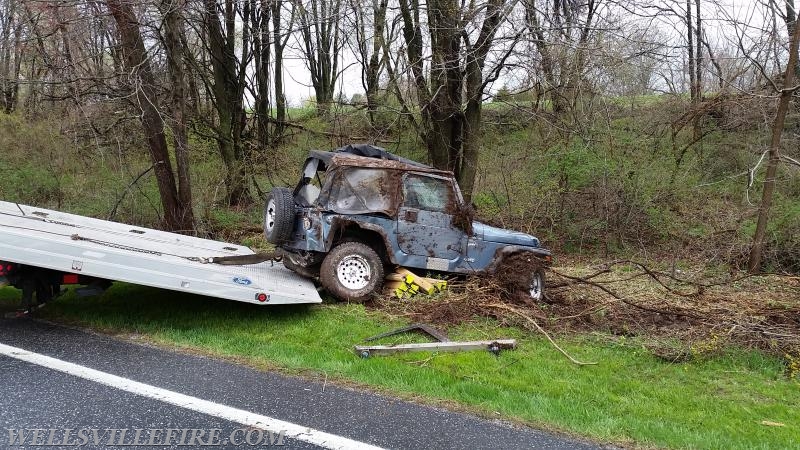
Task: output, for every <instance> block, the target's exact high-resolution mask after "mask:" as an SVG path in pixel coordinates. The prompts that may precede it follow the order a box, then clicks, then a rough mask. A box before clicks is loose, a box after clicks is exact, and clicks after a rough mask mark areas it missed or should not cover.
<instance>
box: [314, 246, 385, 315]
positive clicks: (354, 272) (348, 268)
mask: <svg viewBox="0 0 800 450" xmlns="http://www.w3.org/2000/svg"><path fill="white" fill-rule="evenodd" d="M319 277H320V282H321V283H322V286H323V287H324V288H325V289H326V290H327V291H328V292H330V293H331V295H333V296H334V297H336V298H337V299H339V300H344V301H350V302H356V303H361V302H364V301H365V300H368V299H369V298H370V296H371V295H372V294H373V293H375V292H377V291H378V290H379V289H380V288H381V286H383V262H382V261H381V258H380V257H379V256H378V254H377V253H376V252H375V250H373V249H372V248H371V247H369V246H368V245H366V244H363V243H361V242H345V243H342V244H339V245H337V246H336V247H334V248H333V249H332V250H331V251H330V252H329V253H328V254H327V255H326V256H325V259H324V260H323V261H322V267H321V268H320V274H319Z"/></svg>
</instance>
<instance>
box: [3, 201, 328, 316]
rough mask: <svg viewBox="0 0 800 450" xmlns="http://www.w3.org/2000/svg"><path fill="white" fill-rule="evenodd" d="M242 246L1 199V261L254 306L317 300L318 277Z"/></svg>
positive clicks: (319, 300) (320, 300) (317, 301)
mask: <svg viewBox="0 0 800 450" xmlns="http://www.w3.org/2000/svg"><path fill="white" fill-rule="evenodd" d="M253 254H254V252H253V251H252V250H251V249H250V248H248V247H246V246H242V245H237V244H231V243H227V242H220V241H213V240H210V239H201V238H197V237H193V236H186V235H182V234H176V233H169V232H165V231H159V230H153V229H149V228H143V227H138V226H133V225H126V224H123V223H117V222H110V221H106V220H100V219H94V218H90V217H85V216H79V215H75V214H68V213H64V212H59V211H53V210H48V209H43V208H36V207H32V206H27V205H21V204H18V203H10V202H4V201H0V260H3V261H9V262H13V263H17V264H20V265H25V266H33V267H39V268H44V269H51V270H54V271H57V272H63V273H73V274H78V275H84V276H90V277H95V278H100V279H106V280H113V281H123V282H127V283H132V284H140V285H145V286H151V287H155V288H162V289H169V290H173V291H180V292H188V293H192V294H199V295H206V296H210V297H218V298H223V299H228V300H236V301H241V302H247V303H256V304H270V305H274V304H292V303H320V302H322V299H321V298H320V296H319V293H318V292H317V289H316V287H315V286H314V284H313V282H312V281H311V280H309V279H306V278H303V277H301V276H299V275H297V274H295V273H294V272H292V271H290V270H288V269H286V268H284V267H283V264H280V263H274V262H271V261H268V262H262V263H259V264H250V265H217V264H211V263H208V258H213V257H223V256H237V255H240V256H242V255H253Z"/></svg>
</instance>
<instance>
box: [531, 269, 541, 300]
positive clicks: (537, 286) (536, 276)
mask: <svg viewBox="0 0 800 450" xmlns="http://www.w3.org/2000/svg"><path fill="white" fill-rule="evenodd" d="M528 289H529V291H528V292H529V293H530V296H531V300H534V301H537V302H538V301H540V300H541V299H542V298H544V270H542V269H536V270H534V271H533V274H532V275H531V278H530V286H529V288H528Z"/></svg>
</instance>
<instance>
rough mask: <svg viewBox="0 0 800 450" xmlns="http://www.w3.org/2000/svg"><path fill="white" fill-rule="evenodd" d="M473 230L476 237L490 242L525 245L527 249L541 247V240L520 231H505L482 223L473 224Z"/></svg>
mask: <svg viewBox="0 0 800 450" xmlns="http://www.w3.org/2000/svg"><path fill="white" fill-rule="evenodd" d="M472 230H473V231H474V232H475V236H476V237H478V238H481V239H483V240H484V241H488V242H498V243H501V244H511V245H523V246H525V247H534V248H538V247H539V239H537V238H535V237H533V236H531V235H530V234H527V233H522V232H519V231H511V230H505V229H503V228H497V227H493V226H491V225H486V224H485V223H481V222H472Z"/></svg>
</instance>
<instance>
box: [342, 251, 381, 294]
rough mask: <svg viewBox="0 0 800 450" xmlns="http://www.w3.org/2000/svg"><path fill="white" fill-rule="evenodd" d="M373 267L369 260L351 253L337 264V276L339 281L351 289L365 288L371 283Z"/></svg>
mask: <svg viewBox="0 0 800 450" xmlns="http://www.w3.org/2000/svg"><path fill="white" fill-rule="evenodd" d="M371 275H372V269H371V268H370V266H369V263H368V262H367V260H366V259H365V258H364V257H362V256H360V255H350V256H346V257H345V258H343V259H342V260H341V261H340V262H339V264H338V265H337V266H336V276H337V277H338V278H339V283H342V286H344V287H346V288H347V289H350V290H354V291H355V290H359V289H364V288H365V287H367V286H368V285H369V281H370V279H371Z"/></svg>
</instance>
